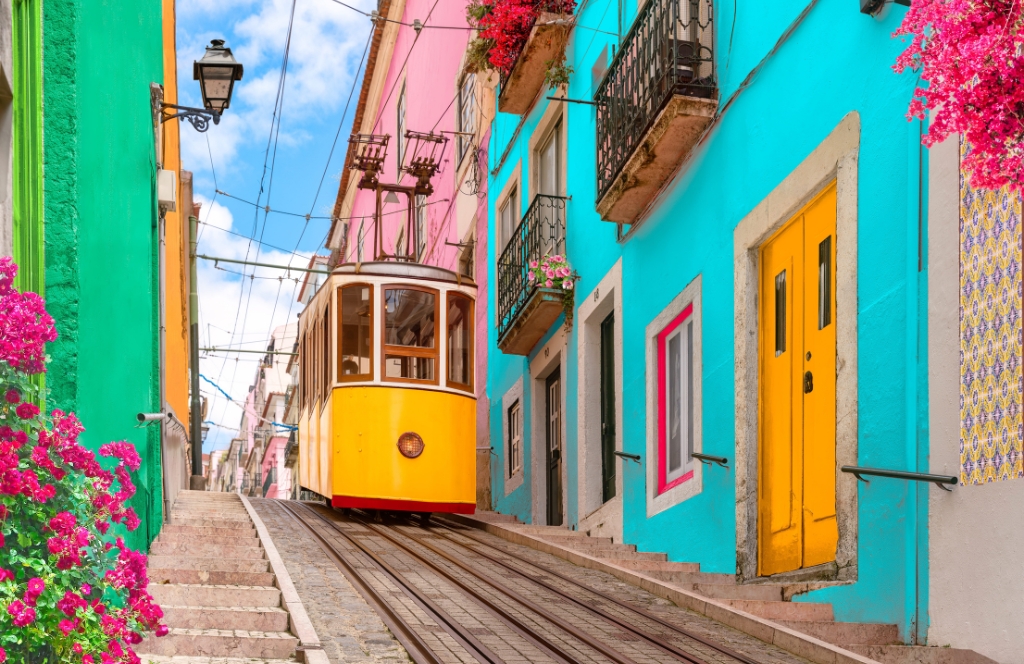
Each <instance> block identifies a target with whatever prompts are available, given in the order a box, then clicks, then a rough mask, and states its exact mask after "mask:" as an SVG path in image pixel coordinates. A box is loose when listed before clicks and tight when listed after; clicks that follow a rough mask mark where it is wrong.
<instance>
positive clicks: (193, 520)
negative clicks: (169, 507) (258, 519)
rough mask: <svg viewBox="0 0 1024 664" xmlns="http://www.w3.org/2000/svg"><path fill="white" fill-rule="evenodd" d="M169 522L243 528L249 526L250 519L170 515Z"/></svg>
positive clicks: (180, 524) (250, 524)
mask: <svg viewBox="0 0 1024 664" xmlns="http://www.w3.org/2000/svg"><path fill="white" fill-rule="evenodd" d="M171 523H172V524H173V525H175V526H192V527H199V528H244V527H251V526H252V522H251V521H244V520H242V519H210V518H207V517H205V516H188V515H185V516H182V515H180V514H172V515H171Z"/></svg>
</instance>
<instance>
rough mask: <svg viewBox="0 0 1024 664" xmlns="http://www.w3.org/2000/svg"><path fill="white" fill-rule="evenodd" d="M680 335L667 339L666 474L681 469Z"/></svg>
mask: <svg viewBox="0 0 1024 664" xmlns="http://www.w3.org/2000/svg"><path fill="white" fill-rule="evenodd" d="M681 342H682V335H681V334H679V333H678V332H676V333H675V334H673V335H672V336H671V337H669V339H668V353H667V356H668V357H667V358H666V361H667V363H668V366H667V367H665V374H666V376H667V377H668V395H667V397H668V398H667V402H668V403H667V406H668V423H667V424H668V432H667V433H668V436H667V438H668V440H667V441H666V443H667V444H666V447H667V448H668V449H666V450H665V451H666V452H667V454H668V474H669V475H670V476H671V475H672V474H673V473H675V472H676V471H678V470H679V469H680V468H682V467H683V454H682V442H683V441H682V438H683V436H682V415H683V414H682V399H681V396H682V395H681V394H680V387H681V386H680V382H681V381H680V377H681V375H682V371H681V369H682V367H681V366H680V364H681V362H682V348H681V346H682V343H681Z"/></svg>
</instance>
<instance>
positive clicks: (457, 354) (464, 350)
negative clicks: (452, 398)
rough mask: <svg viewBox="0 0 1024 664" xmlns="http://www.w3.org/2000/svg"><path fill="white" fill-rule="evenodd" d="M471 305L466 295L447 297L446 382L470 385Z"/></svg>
mask: <svg viewBox="0 0 1024 664" xmlns="http://www.w3.org/2000/svg"><path fill="white" fill-rule="evenodd" d="M472 310H473V306H472V303H471V302H470V299H469V298H468V297H459V296H451V297H449V298H448V382H450V383H458V384H460V385H471V384H472V380H473V378H472V374H471V373H470V372H471V371H472V370H473V358H472V357H470V337H469V335H470V330H471V328H472V324H473V323H472V319H471V316H472Z"/></svg>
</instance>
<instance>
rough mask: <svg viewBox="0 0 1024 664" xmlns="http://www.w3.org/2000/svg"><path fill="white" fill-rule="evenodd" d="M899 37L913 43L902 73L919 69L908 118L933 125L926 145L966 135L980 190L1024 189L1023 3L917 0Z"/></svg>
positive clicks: (968, 160) (902, 59) (967, 161)
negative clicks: (920, 84) (919, 84)
mask: <svg viewBox="0 0 1024 664" xmlns="http://www.w3.org/2000/svg"><path fill="white" fill-rule="evenodd" d="M894 36H909V37H910V45H909V46H908V47H907V49H906V50H905V51H904V52H903V53H902V54H901V55H900V56H899V57H898V58H897V60H896V65H895V66H894V69H895V70H896V71H897V72H903V71H905V70H908V69H909V70H913V71H919V72H920V73H921V79H922V80H923V81H926V82H927V87H918V88H917V89H916V90H915V91H914V98H913V100H912V101H911V102H910V109H909V112H908V117H911V118H924V116H925V113H926V111H927V112H930V121H931V122H930V125H929V127H928V132H927V133H926V134H925V136H924V139H923V142H924V144H925V145H927V146H929V147H930V146H932V145H935V144H936V143H939V142H941V141H942V140H944V139H945V138H946V137H947V136H949V135H950V134H957V133H959V134H962V135H963V137H964V139H965V140H966V141H967V143H968V144H969V145H970V151H969V152H968V154H967V155H966V156H965V157H964V159H963V162H962V166H963V168H964V169H965V170H966V171H967V172H968V173H969V174H970V180H971V184H972V185H973V186H975V187H984V188H989V189H999V188H1001V187H1003V186H1006V185H1009V186H1010V187H1011V188H1012V189H1014V190H1017V191H1020V190H1022V189H1024V86H1022V85H1021V80H1022V79H1024V28H1022V25H1021V8H1020V4H1019V3H1018V2H1017V0H913V3H912V5H911V7H910V10H909V11H908V12H907V13H906V15H905V16H904V17H903V22H902V24H901V25H900V27H899V29H898V30H896V32H895V35H894Z"/></svg>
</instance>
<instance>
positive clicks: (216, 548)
mask: <svg viewBox="0 0 1024 664" xmlns="http://www.w3.org/2000/svg"><path fill="white" fill-rule="evenodd" d="M149 552H150V554H152V555H157V556H181V555H187V556H199V557H202V558H238V559H246V560H252V559H260V558H263V555H264V554H263V548H262V547H261V546H252V545H249V544H207V543H205V542H202V541H197V542H158V541H154V542H153V544H152V546H150V548H149Z"/></svg>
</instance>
